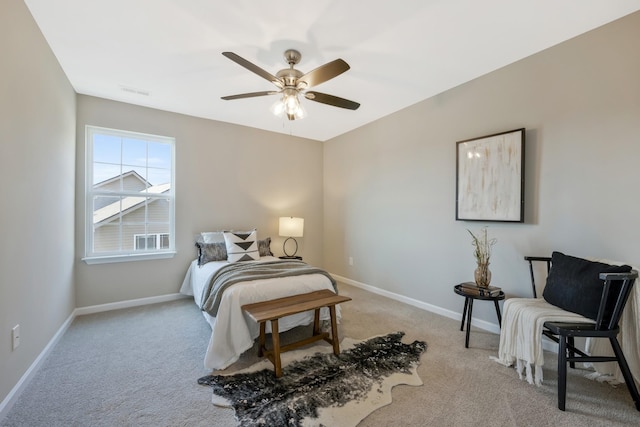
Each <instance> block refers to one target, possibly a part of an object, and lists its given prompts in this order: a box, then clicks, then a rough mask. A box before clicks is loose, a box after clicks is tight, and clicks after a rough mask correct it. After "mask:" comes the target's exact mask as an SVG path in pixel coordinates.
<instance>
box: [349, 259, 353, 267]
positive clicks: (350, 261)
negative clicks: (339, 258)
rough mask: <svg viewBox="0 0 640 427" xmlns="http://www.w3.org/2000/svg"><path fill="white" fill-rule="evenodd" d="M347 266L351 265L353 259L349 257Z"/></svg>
mask: <svg viewBox="0 0 640 427" xmlns="http://www.w3.org/2000/svg"><path fill="white" fill-rule="evenodd" d="M349 265H353V257H349Z"/></svg>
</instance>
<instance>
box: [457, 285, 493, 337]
mask: <svg viewBox="0 0 640 427" xmlns="http://www.w3.org/2000/svg"><path fill="white" fill-rule="evenodd" d="M462 285H463V284H462V283H461V284H459V285H455V286H454V287H453V291H454V292H455V293H456V294H458V295H462V296H463V297H464V310H463V311H462V322H461V323H460V330H461V331H464V321H465V318H466V320H467V336H466V338H465V341H464V346H465V348H469V332H470V330H471V313H472V312H473V300H476V299H478V300H482V301H493V303H494V304H495V306H496V314H497V315H498V325H499V326H502V315H501V314H500V306H499V305H498V301H501V300H503V299H504V292H502V291H500V293H499V294H498V295H493V296H487V295H480V294H479V293H476V292H475V291H473V290H469V289H467V288H465V287H463V286H462Z"/></svg>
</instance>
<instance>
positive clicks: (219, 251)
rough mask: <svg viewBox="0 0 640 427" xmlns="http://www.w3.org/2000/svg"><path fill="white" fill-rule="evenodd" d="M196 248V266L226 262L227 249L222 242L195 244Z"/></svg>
mask: <svg viewBox="0 0 640 427" xmlns="http://www.w3.org/2000/svg"><path fill="white" fill-rule="evenodd" d="M196 247H197V248H198V265H199V266H203V265H205V264H206V263H208V262H211V261H226V260H227V247H226V246H225V244H224V242H216V243H203V242H196Z"/></svg>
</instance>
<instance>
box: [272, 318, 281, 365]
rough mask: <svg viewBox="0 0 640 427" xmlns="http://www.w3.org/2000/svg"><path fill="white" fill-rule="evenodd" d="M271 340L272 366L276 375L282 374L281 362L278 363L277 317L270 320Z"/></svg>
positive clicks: (278, 334)
mask: <svg viewBox="0 0 640 427" xmlns="http://www.w3.org/2000/svg"><path fill="white" fill-rule="evenodd" d="M271 340H272V341H273V350H272V351H273V366H274V367H275V372H276V377H277V378H280V377H281V376H282V364H281V363H280V333H279V332H278V319H273V320H272V321H271Z"/></svg>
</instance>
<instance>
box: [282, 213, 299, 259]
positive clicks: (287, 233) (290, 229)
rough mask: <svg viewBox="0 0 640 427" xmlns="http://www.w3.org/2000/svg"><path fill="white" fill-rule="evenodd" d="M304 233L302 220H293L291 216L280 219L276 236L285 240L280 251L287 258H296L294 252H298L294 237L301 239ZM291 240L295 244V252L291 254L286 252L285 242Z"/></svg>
mask: <svg viewBox="0 0 640 427" xmlns="http://www.w3.org/2000/svg"><path fill="white" fill-rule="evenodd" d="M303 231H304V218H294V217H292V216H283V217H280V229H279V231H278V234H279V235H280V236H282V237H286V238H287V239H286V240H285V241H284V243H283V244H282V251H283V252H284V254H285V256H286V257H287V258H296V252H298V242H297V241H296V239H294V237H302V235H303ZM289 240H293V243H295V247H296V248H295V250H294V251H293V254H289V253H288V252H287V242H288V241H289Z"/></svg>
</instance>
